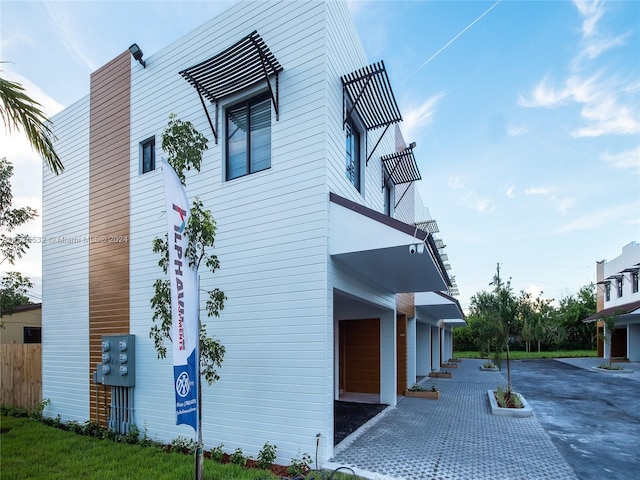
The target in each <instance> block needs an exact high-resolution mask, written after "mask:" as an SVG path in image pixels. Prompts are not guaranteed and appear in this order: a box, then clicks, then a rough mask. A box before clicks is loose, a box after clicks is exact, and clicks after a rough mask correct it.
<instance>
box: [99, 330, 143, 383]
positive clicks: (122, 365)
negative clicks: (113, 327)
mask: <svg viewBox="0 0 640 480" xmlns="http://www.w3.org/2000/svg"><path fill="white" fill-rule="evenodd" d="M101 352H102V363H98V364H97V365H96V378H95V380H96V383H101V384H103V385H111V386H114V387H133V386H135V384H136V361H135V360H136V341H135V335H103V336H102V345H101Z"/></svg>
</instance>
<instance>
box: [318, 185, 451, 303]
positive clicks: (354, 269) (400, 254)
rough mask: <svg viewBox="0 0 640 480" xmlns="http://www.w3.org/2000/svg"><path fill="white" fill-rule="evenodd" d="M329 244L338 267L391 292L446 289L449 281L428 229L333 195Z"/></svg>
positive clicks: (331, 199) (331, 197) (330, 251)
mask: <svg viewBox="0 0 640 480" xmlns="http://www.w3.org/2000/svg"><path fill="white" fill-rule="evenodd" d="M329 242H330V243H329V253H330V255H331V257H332V258H333V259H334V260H335V261H336V263H337V264H338V266H339V267H340V268H344V269H345V270H346V271H348V272H349V273H350V274H352V275H353V276H355V277H357V278H360V279H362V280H363V281H365V282H367V283H371V284H374V285H376V286H377V287H379V288H382V289H383V290H386V291H388V292H390V293H407V292H419V291H427V290H445V289H446V288H447V287H448V286H449V285H450V284H451V281H450V279H449V277H448V275H447V273H446V270H445V268H444V265H443V264H442V261H441V260H440V257H439V255H438V252H437V249H436V248H435V246H434V245H433V240H432V239H431V237H430V234H429V233H427V232H424V231H422V230H419V229H417V228H415V227H414V226H412V225H408V224H406V223H403V222H400V221H398V220H396V219H394V218H391V217H388V216H386V215H383V214H382V213H380V212H376V211H374V210H371V209H369V208H367V207H364V206H362V205H360V204H358V203H355V202H352V201H350V200H347V199H345V198H342V197H340V196H338V195H336V194H334V193H331V194H330V238H329ZM412 252H413V253H412Z"/></svg>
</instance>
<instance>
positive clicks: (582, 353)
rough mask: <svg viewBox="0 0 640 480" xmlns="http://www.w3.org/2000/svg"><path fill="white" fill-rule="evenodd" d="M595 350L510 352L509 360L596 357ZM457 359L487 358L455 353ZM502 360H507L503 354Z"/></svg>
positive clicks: (475, 354)
mask: <svg viewBox="0 0 640 480" xmlns="http://www.w3.org/2000/svg"><path fill="white" fill-rule="evenodd" d="M595 356H596V351H595V350H560V351H553V352H521V351H511V352H509V358H511V359H512V360H528V359H532V358H569V357H595ZM454 357H456V358H486V357H481V356H480V354H479V353H478V352H455V354H454ZM500 358H503V359H504V358H506V356H505V354H504V353H502V355H501V356H500Z"/></svg>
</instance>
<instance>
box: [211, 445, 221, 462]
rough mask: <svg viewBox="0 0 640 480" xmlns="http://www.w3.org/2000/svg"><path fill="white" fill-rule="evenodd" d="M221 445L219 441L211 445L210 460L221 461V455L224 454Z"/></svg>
mask: <svg viewBox="0 0 640 480" xmlns="http://www.w3.org/2000/svg"><path fill="white" fill-rule="evenodd" d="M222 447H224V444H222V443H221V444H220V445H218V446H217V447H213V448H212V449H211V460H213V461H215V462H218V463H222V457H223V455H224V450H223V449H222Z"/></svg>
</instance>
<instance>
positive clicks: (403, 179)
mask: <svg viewBox="0 0 640 480" xmlns="http://www.w3.org/2000/svg"><path fill="white" fill-rule="evenodd" d="M382 166H383V167H384V169H385V171H386V172H387V175H388V176H389V178H390V179H391V181H392V182H393V184H394V185H400V184H402V183H411V182H415V181H416V180H420V179H421V178H422V177H421V176H420V170H418V164H417V162H416V157H415V155H414V154H413V148H405V149H404V150H401V151H399V152H395V153H391V154H389V155H385V156H384V157H382Z"/></svg>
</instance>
